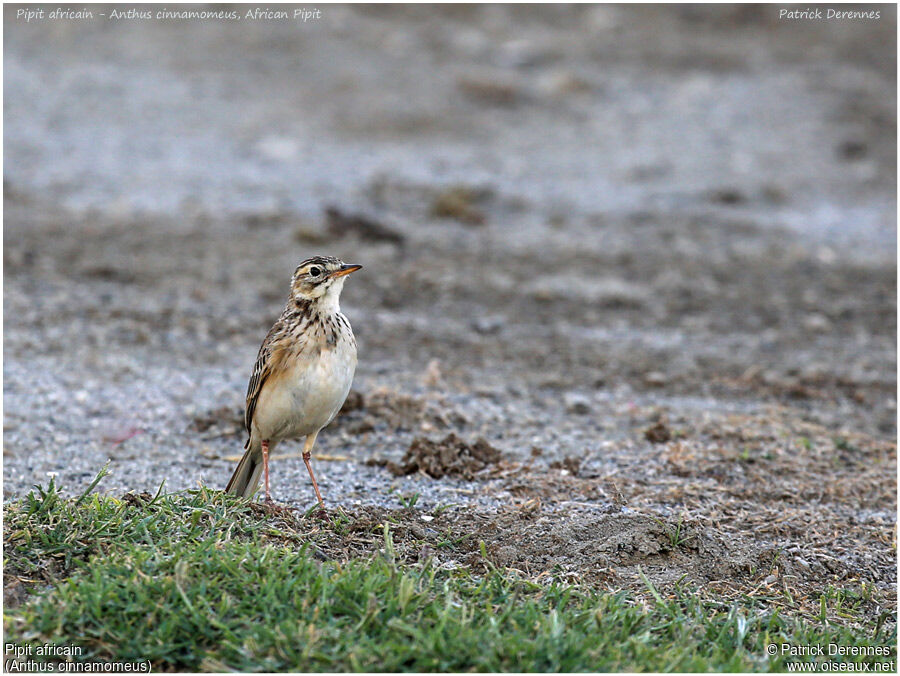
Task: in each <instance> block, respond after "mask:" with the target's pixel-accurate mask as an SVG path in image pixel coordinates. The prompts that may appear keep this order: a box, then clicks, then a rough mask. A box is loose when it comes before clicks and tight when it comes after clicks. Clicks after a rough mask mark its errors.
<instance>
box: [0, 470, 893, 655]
mask: <svg viewBox="0 0 900 676" xmlns="http://www.w3.org/2000/svg"><path fill="white" fill-rule="evenodd" d="M4 513H5V544H6V548H5V556H6V560H5V562H4V563H5V567H6V573H7V574H15V575H18V576H20V577H25V578H29V577H30V578H31V579H34V580H36V582H38V583H43V586H44V587H45V588H44V589H36V590H35V591H36V593H35V594H34V596H33V598H32V599H31V600H29V601H28V602H26V603H24V604H22V605H20V606H19V607H17V608H15V609H12V610H7V611H6V613H5V617H4V624H5V627H6V632H7V636H6V639H5V640H6V641H7V642H19V643H31V644H37V643H45V642H50V643H56V644H70V643H74V644H77V645H79V646H81V647H82V648H83V653H82V655H81V657H80V658H79V659H82V660H113V659H115V660H123V661H135V660H143V659H148V660H150V661H151V662H152V664H153V667H154V669H165V670H173V669H175V670H197V669H205V670H225V669H237V670H245V671H283V670H294V671H351V670H352V671H469V670H479V671H607V670H609V671H620V670H636V671H665V670H679V671H685V670H687V671H710V670H715V671H722V670H728V671H734V670H739V671H741V670H783V669H784V668H785V662H784V660H783V659H782V658H781V657H779V656H776V657H775V658H770V657H768V656H767V655H766V646H767V645H768V644H770V643H774V644H776V645H781V644H782V643H791V644H794V645H804V644H817V645H827V644H828V643H836V644H839V645H844V646H850V645H853V646H881V645H890V644H892V643H893V642H894V640H895V634H894V631H895V630H893V629H891V630H890V631H886V630H885V626H886V625H892V623H891V622H887V623H886V622H884V618H882V621H881V622H878V623H871V624H868V625H864V626H859V625H857V624H854V625H853V626H846V627H844V626H836V625H834V624H830V623H828V622H827V621H824V620H809V621H800V620H797V619H790V618H786V617H782V616H779V615H778V614H777V613H772V612H767V611H766V610H765V609H764V608H762V607H760V606H758V605H754V604H753V603H751V602H750V601H747V602H745V603H742V604H737V605H724V604H720V603H717V602H715V601H713V600H704V599H702V598H700V597H698V596H697V595H696V594H691V593H688V592H686V591H684V592H681V593H679V594H677V595H676V597H675V598H674V599H664V598H663V597H662V596H661V595H659V594H658V593H657V592H656V590H654V589H652V588H650V590H651V591H652V592H653V595H654V596H655V599H656V600H655V602H654V603H652V604H650V605H646V604H644V603H643V602H641V601H639V600H636V599H633V598H632V597H630V596H629V595H628V594H626V593H624V592H623V593H614V594H610V593H599V592H596V591H593V590H590V589H586V588H578V587H569V586H560V585H551V586H548V587H541V586H538V585H535V584H532V583H530V582H526V581H523V580H519V579H516V578H515V577H513V576H510V575H508V574H505V573H503V572H501V571H499V570H496V569H493V568H492V569H491V572H490V573H488V574H487V575H483V576H475V575H472V574H470V573H468V572H465V571H461V570H456V571H443V570H438V569H436V568H435V567H434V566H433V565H431V564H430V563H422V564H420V565H416V566H409V565H401V564H399V563H398V562H397V561H396V559H395V556H394V548H393V543H392V539H391V533H390V530H389V528H388V526H387V525H384V526H383V527H382V528H381V537H382V545H383V550H384V551H383V553H380V554H375V555H374V556H373V557H372V558H370V559H355V560H351V561H349V562H344V563H339V562H322V561H320V560H319V559H318V558H317V557H316V556H314V555H313V553H312V552H311V551H310V547H309V546H308V545H307V544H305V543H304V542H303V537H302V536H300V535H298V533H296V532H293V531H292V530H290V529H288V528H285V527H284V526H282V527H280V528H279V527H276V526H275V525H274V524H275V523H277V522H273V521H271V520H268V519H266V518H265V517H263V516H260V515H259V513H258V511H257V510H254V509H252V508H251V507H250V506H249V505H248V503H247V502H246V501H242V500H238V499H234V498H231V497H227V496H224V495H223V494H221V493H220V492H217V491H210V490H206V489H199V490H193V491H187V492H184V493H180V494H171V495H158V496H156V497H155V498H154V499H152V500H150V501H143V502H141V501H121V500H116V499H112V498H107V497H98V496H88V495H87V493H86V494H85V495H83V496H82V497H81V498H79V499H64V498H62V497H61V496H60V495H59V493H58V492H57V489H56V487H55V486H54V485H53V484H52V482H51V484H50V486H49V487H47V488H39V489H36V490H35V491H34V492H33V493H32V494H31V495H29V496H28V497H27V498H25V499H23V500H20V501H16V502H13V503H9V504H7V505H6V506H5V507H4ZM325 527H331V528H334V529H336V530H335V532H336V533H340V532H342V529H346V528H348V527H349V526H348V523H346V517H341V518H340V519H338V521H337V522H334V523H332V524H326V525H325ZM46 583H49V584H46ZM853 602H854V598H853V597H851V596H849V595H847V594H845V593H843V592H841V591H840V590H835V589H830V590H828V592H827V593H825V594H823V604H826V605H828V604H833V603H841V604H845V606H844V607H846V608H848V609H849V608H851V607H852V605H853ZM824 617H826V615H825V614H823V618H824ZM892 626H893V625H892ZM838 659H843V660H847V661H854V660H855V661H857V662H860V663H863V662H865V663H869V664H874V663H875V662H876V661H878V660H879V658H874V657H863V658H860V657H855V658H854V657H845V658H838ZM880 659H882V660H883V659H884V658H880Z"/></svg>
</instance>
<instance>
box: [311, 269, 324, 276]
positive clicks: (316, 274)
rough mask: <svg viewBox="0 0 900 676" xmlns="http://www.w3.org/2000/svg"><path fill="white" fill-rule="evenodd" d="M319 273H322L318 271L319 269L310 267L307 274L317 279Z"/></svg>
mask: <svg viewBox="0 0 900 676" xmlns="http://www.w3.org/2000/svg"><path fill="white" fill-rule="evenodd" d="M320 272H322V271H321V270H319V268H317V267H311V268H310V269H309V274H310V275H312V276H313V277H318V276H319V273H320Z"/></svg>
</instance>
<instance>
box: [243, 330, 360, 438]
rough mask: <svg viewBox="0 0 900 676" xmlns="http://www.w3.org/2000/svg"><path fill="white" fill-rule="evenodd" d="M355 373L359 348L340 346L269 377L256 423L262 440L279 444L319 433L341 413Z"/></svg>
mask: <svg viewBox="0 0 900 676" xmlns="http://www.w3.org/2000/svg"><path fill="white" fill-rule="evenodd" d="M355 371H356V349H355V348H352V347H351V346H349V345H348V344H346V343H344V344H341V343H339V344H338V346H337V348H336V349H332V350H323V351H322V352H321V354H320V355H317V356H316V357H314V358H311V359H303V360H299V361H297V362H296V363H295V364H294V366H293V367H292V368H291V369H289V370H287V371H285V372H284V373H282V374H280V375H279V376H278V377H277V378H270V379H269V380H268V381H266V383H265V385H264V386H263V389H262V392H260V395H259V402H258V403H257V405H256V414H255V415H254V420H253V426H254V427H256V428H257V430H258V432H259V435H260V438H261V439H268V440H270V441H280V440H282V439H293V438H297V437H303V436H306V435H308V434H312V433H314V432H318V431H319V430H320V429H322V428H323V427H325V425H327V424H328V423H329V422H331V419H332V418H334V416H335V415H337V413H338V411H340V410H341V406H343V404H344V400H345V399H346V398H347V394H348V393H349V392H350V385H351V383H352V382H353V374H354V372H355Z"/></svg>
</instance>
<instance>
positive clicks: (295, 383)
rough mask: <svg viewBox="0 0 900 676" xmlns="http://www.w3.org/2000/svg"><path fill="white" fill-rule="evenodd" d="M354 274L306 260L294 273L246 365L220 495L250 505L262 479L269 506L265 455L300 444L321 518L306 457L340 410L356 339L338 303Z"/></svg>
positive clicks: (326, 260)
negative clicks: (240, 440) (249, 369)
mask: <svg viewBox="0 0 900 676" xmlns="http://www.w3.org/2000/svg"><path fill="white" fill-rule="evenodd" d="M361 268H362V266H361V265H355V264H353V265H348V264H345V263H344V262H343V261H342V260H340V259H338V258H334V257H332V256H313V257H311V258H307V259H306V260H304V261H303V262H302V263H300V264H299V265H298V266H297V268H296V269H295V270H294V274H293V277H292V279H291V291H290V295H289V297H288V300H287V304H286V305H285V307H284V310H283V311H282V313H281V316H280V317H279V318H278V320H277V321H276V322H275V324H274V325H273V326H272V328H271V329H269V332H268V334H266V337H265V339H264V340H263V342H262V345H261V346H260V348H259V354H258V355H257V357H256V363H255V365H254V366H253V374H252V375H251V376H250V384H249V385H248V387H247V401H246V409H245V413H244V426H245V428H246V430H247V434H248V438H247V442H246V443H245V444H244V449H245V451H244V455H243V456H242V457H241V460H240V462H239V463H238V465H237V467H236V468H235V470H234V474H232V476H231V480H230V481H229V482H228V485H227V486H226V487H225V492H226V493H230V494H233V495H239V496H243V497H246V498H252V497H253V494H254V493H255V492H256V490H257V488H258V486H259V479H260V474H263V476H264V479H265V492H266V498H265V502H266V504H267V505H270V506H271V505H273V501H272V494H271V492H270V489H269V454H270V453H271V452H272V451H273V450H274V448H275V445H276V444H278V443H279V442H281V441H284V440H286V439H297V438H301V437H303V438H305V441H304V444H303V462H304V463H305V464H306V469H307V470H308V471H309V478H310V479H311V480H312V485H313V489H314V490H315V492H316V499H317V500H318V503H319V507H320V508H321V510H322V512H323V513H324V509H325V502H324V501H323V500H322V493H321V492H320V491H319V484H318V482H316V476H315V474H314V473H313V469H312V465H311V464H310V456H311V454H312V449H313V446H314V445H315V443H316V437H317V436H318V435H319V432H321V431H322V428H324V427H325V426H326V425H328V423H330V422H331V421H332V420H333V419H334V417H335V416H336V415H337V414H338V411H340V410H341V407H342V406H343V404H344V401H345V400H346V399H347V395H348V394H349V393H350V385H351V384H352V382H353V375H354V373H355V372H356V361H357V355H356V338H355V337H354V335H353V329H352V328H351V327H350V321H349V320H348V319H347V318H346V317H345V316H344V315H343V314H342V313H341V306H340V297H341V290H342V289H343V287H344V282H345V281H346V278H347V275H349V274H350V273H352V272H356V271H357V270H359V269H361Z"/></svg>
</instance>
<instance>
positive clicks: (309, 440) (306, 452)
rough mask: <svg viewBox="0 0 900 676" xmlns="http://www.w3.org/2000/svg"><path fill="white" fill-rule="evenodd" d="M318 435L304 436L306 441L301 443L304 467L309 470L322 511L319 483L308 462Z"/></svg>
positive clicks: (323, 508)
mask: <svg viewBox="0 0 900 676" xmlns="http://www.w3.org/2000/svg"><path fill="white" fill-rule="evenodd" d="M317 436H318V432H317V433H315V434H310V435H309V436H308V437H306V443H305V444H303V462H304V463H305V464H306V469H307V470H308V471H309V478H310V479H312V485H313V489H315V491H316V498H318V500H319V507H321V508H322V511H323V512H324V511H325V502H324V500H322V494H321V493H320V492H319V483H318V482H317V481H316V475H315V474H313V470H312V465H310V464H309V456H310V455H311V454H312V447H313V444H315V443H316V437H317Z"/></svg>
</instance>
